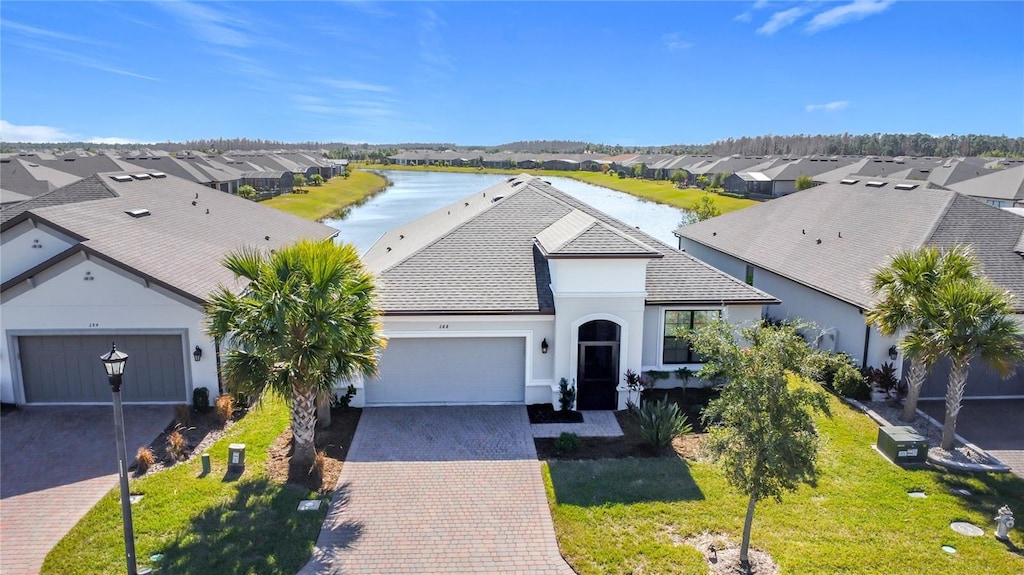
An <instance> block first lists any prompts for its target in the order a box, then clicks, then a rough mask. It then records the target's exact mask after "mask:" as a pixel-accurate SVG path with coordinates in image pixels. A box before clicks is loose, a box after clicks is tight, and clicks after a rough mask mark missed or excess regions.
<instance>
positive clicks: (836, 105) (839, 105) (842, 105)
mask: <svg viewBox="0 0 1024 575" xmlns="http://www.w3.org/2000/svg"><path fill="white" fill-rule="evenodd" d="M849 105H850V102H848V101H847V100H837V101H835V102H829V103H828V104H807V105H806V106H804V110H806V111H808V112H838V111H839V110H845V109H846V108H847V106H849Z"/></svg>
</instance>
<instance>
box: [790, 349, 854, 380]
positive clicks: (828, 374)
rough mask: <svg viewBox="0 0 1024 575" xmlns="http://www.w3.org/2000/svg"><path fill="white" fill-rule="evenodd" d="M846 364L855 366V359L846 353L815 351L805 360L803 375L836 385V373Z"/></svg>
mask: <svg viewBox="0 0 1024 575" xmlns="http://www.w3.org/2000/svg"><path fill="white" fill-rule="evenodd" d="M844 366H846V367H851V368H853V367H854V365H853V360H852V359H850V356H848V355H846V354H845V353H827V352H821V353H814V354H811V355H810V356H808V357H807V359H806V360H805V361H804V368H803V375H804V376H806V377H808V378H809V379H811V380H812V381H817V382H820V383H824V384H825V385H831V386H834V385H835V378H836V374H837V373H838V372H839V370H840V369H842V368H843V367H844Z"/></svg>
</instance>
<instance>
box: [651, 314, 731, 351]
mask: <svg viewBox="0 0 1024 575" xmlns="http://www.w3.org/2000/svg"><path fill="white" fill-rule="evenodd" d="M720 317H722V312H721V310H717V309H712V310H703V309H687V310H666V311H665V331H664V334H663V336H664V346H663V347H662V350H661V363H662V364H664V365H673V364H681V363H704V360H703V359H702V358H701V357H700V356H699V355H697V354H696V353H695V352H694V351H693V348H692V347H691V346H690V342H689V340H687V339H686V337H684V335H685V333H686V332H688V331H691V330H696V329H700V328H702V327H704V326H706V325H708V324H709V323H711V322H713V321H715V320H716V319H718V318H720Z"/></svg>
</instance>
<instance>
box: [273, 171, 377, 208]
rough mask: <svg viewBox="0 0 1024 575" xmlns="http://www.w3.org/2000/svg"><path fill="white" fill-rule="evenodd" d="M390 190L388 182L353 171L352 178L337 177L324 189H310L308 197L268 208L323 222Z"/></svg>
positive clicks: (279, 200) (280, 200) (277, 201)
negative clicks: (387, 189)
mask: <svg viewBox="0 0 1024 575" xmlns="http://www.w3.org/2000/svg"><path fill="white" fill-rule="evenodd" d="M387 186H388V181H387V178H384V177H382V176H381V175H379V174H375V173H373V172H366V171H363V170H352V171H351V172H350V174H349V177H348V178H343V177H341V176H335V177H333V178H331V179H330V180H328V181H327V182H324V184H323V185H322V186H312V185H308V184H307V185H306V186H304V189H306V190H307V192H308V193H305V194H284V195H281V196H277V197H276V198H271V199H269V200H267V201H265V202H263V204H264V205H267V206H270V207H272V208H277V209H279V210H282V211H285V212H288V213H289V214H292V215H296V216H299V217H301V218H306V219H307V220H316V221H319V220H322V219H325V218H331V217H335V216H337V215H339V214H340V213H341V212H343V211H344V210H345V209H346V208H348V207H349V206H352V205H356V204H359V203H361V202H364V201H366V200H367V199H369V198H371V197H373V196H374V195H376V194H377V193H379V192H380V191H382V190H384V189H385V188H386V187H387Z"/></svg>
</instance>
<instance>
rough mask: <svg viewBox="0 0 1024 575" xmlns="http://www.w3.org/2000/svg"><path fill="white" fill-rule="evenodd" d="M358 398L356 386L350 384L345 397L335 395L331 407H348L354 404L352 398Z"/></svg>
mask: <svg viewBox="0 0 1024 575" xmlns="http://www.w3.org/2000/svg"><path fill="white" fill-rule="evenodd" d="M355 396H356V386H354V385H352V384H349V386H348V388H346V389H345V393H344V395H335V396H334V401H333V402H331V407H348V406H350V405H351V404H352V398H353V397H355Z"/></svg>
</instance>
